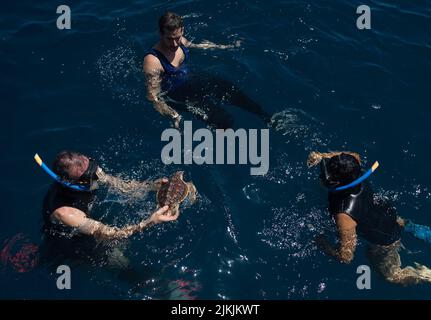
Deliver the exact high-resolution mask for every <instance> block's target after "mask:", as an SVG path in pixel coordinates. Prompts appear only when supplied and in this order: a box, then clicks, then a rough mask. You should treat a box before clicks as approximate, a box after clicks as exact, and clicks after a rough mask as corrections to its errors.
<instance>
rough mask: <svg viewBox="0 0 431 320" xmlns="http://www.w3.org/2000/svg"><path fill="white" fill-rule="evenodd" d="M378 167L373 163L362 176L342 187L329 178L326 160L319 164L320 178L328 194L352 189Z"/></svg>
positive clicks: (376, 163) (377, 164)
mask: <svg viewBox="0 0 431 320" xmlns="http://www.w3.org/2000/svg"><path fill="white" fill-rule="evenodd" d="M378 167H379V163H378V162H377V161H376V162H374V164H373V166H372V167H371V168H370V169H369V170H368V171H367V172H365V173H364V174H363V175H362V176H360V177H359V178H357V179H356V180H354V181H352V182H351V183H349V184H346V185H344V186H337V185H338V184H339V183H338V182H337V181H334V180H333V179H332V178H331V175H330V174H329V172H328V168H327V159H322V161H321V163H320V168H321V175H320V178H321V179H322V180H323V182H324V184H325V186H326V187H327V188H328V191H329V192H337V191H343V190H346V189H349V188H353V187H355V186H357V185H359V184H361V183H362V182H363V181H364V180H365V179H367V178H368V177H369V176H370V175H371V174H372V173H373V172H374V171H375V170H376V169H377V168H378Z"/></svg>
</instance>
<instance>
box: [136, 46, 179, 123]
mask: <svg viewBox="0 0 431 320" xmlns="http://www.w3.org/2000/svg"><path fill="white" fill-rule="evenodd" d="M143 69H144V73H145V78H146V86H147V99H148V100H149V101H150V102H151V103H152V104H153V106H154V108H155V109H156V110H157V111H158V112H159V113H160V114H161V115H164V116H168V117H170V118H171V119H173V120H174V121H175V126H176V127H178V125H179V120H180V115H179V114H178V112H177V111H175V110H174V109H173V108H171V107H170V106H169V105H168V104H167V103H166V101H165V99H164V98H163V96H162V90H161V81H162V78H161V73H162V72H163V68H162V66H161V64H160V61H158V59H157V58H156V57H154V56H152V55H150V54H149V55H147V56H146V57H145V59H144V65H143Z"/></svg>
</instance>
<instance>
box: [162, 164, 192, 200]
mask: <svg viewBox="0 0 431 320" xmlns="http://www.w3.org/2000/svg"><path fill="white" fill-rule="evenodd" d="M188 193H189V189H188V186H187V184H186V183H185V182H184V180H183V172H182V171H178V172H176V173H175V174H174V175H173V176H172V177H171V178H170V179H169V181H168V182H167V183H164V184H162V186H161V188H160V189H159V191H158V192H157V203H158V204H159V206H160V207H164V206H169V207H170V208H173V207H175V206H176V205H177V204H180V203H181V202H183V201H184V199H185V198H186V197H187V194H188Z"/></svg>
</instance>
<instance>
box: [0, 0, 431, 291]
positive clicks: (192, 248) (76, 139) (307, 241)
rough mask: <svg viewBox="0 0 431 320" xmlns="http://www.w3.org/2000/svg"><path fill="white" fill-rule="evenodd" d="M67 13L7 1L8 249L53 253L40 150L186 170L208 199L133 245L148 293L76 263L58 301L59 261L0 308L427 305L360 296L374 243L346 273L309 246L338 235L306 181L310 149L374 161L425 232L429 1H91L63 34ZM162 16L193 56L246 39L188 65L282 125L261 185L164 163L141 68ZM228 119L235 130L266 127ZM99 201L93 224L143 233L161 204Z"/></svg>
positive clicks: (1, 279) (129, 247)
mask: <svg viewBox="0 0 431 320" xmlns="http://www.w3.org/2000/svg"><path fill="white" fill-rule="evenodd" d="M59 4H62V3H59V2H56V1H43V2H41V1H37V2H35V1H25V0H23V1H7V2H4V3H2V10H1V19H0V25H1V28H0V70H1V76H0V83H1V85H0V93H1V106H2V107H1V110H2V117H1V119H2V126H1V127H0V139H1V150H2V156H1V159H0V167H1V168H2V175H1V179H0V194H1V203H2V210H1V215H0V243H1V244H2V246H3V245H4V244H3V241H6V240H7V239H11V238H12V237H13V236H14V235H16V234H19V233H21V234H23V235H25V237H27V239H28V241H31V242H32V243H35V244H37V245H38V246H42V245H43V239H42V234H41V231H40V227H41V224H42V213H41V211H42V210H41V206H42V200H43V197H44V194H45V193H46V191H47V190H48V187H49V185H50V184H51V183H52V181H51V180H50V178H49V177H48V176H47V175H46V174H45V173H44V172H43V171H42V170H40V169H39V168H38V167H37V165H36V164H35V162H34V160H33V155H34V153H36V152H38V153H39V154H40V155H41V156H42V158H43V159H45V161H46V162H47V163H49V164H50V163H51V162H52V159H53V158H54V156H55V154H56V153H57V152H59V151H61V150H63V149H74V150H79V151H81V152H83V153H87V154H90V155H92V156H94V157H97V158H99V159H100V162H101V164H102V167H103V168H105V170H106V171H108V172H110V173H112V174H115V175H122V176H123V177H126V178H134V179H147V178H157V177H160V176H168V175H170V174H171V173H173V172H175V171H176V170H179V169H182V170H185V172H186V177H187V179H192V180H193V181H194V182H195V184H196V186H197V187H198V190H199V199H198V203H197V204H196V205H194V206H193V207H191V208H189V209H187V210H184V211H183V212H182V213H181V216H180V218H179V219H178V222H175V223H170V224H163V225H158V226H156V227H154V228H152V229H150V230H148V231H147V232H145V233H143V234H141V235H137V236H134V237H132V238H131V239H130V241H129V242H128V243H126V245H125V246H124V247H125V249H124V248H123V250H125V251H124V252H125V255H126V256H127V257H128V258H129V259H130V261H131V263H132V264H133V267H134V270H135V272H136V273H137V274H139V275H140V276H139V277H138V278H137V279H134V278H133V277H127V276H126V277H124V276H120V274H119V273H118V272H116V271H115V270H109V269H107V268H106V267H103V266H97V265H96V266H95V265H85V264H83V265H79V266H75V267H73V268H72V290H69V291H67V290H63V291H60V290H57V288H56V285H55V284H56V277H57V275H56V273H55V265H54V262H53V263H51V264H50V263H40V264H39V265H38V266H37V267H36V268H35V269H33V270H31V271H29V272H27V273H18V272H15V271H14V270H13V268H11V267H10V265H2V266H0V267H1V269H0V287H1V290H0V298H3V299H5V298H8V299H10V298H11V299H31V298H33V299H45V298H54V299H69V298H82V299H100V298H107V299H179V298H182V299H192V298H197V299H429V298H431V285H429V284H428V285H420V286H416V287H409V288H403V287H399V286H395V285H392V284H389V283H387V282H385V281H384V280H383V279H381V278H380V277H379V276H378V275H377V274H376V273H375V272H372V289H371V290H358V289H357V287H356V278H357V276H358V275H357V274H356V268H357V267H358V266H359V265H362V264H368V260H367V257H366V243H365V242H364V241H361V242H360V243H359V245H358V248H357V252H356V256H355V259H354V261H353V262H352V263H351V264H350V265H342V264H340V263H337V262H335V261H334V260H332V259H329V258H328V257H327V256H325V255H324V254H323V253H322V252H321V251H320V250H319V249H318V248H317V247H316V246H315V245H314V242H313V239H314V237H315V236H316V235H317V234H318V233H319V232H322V231H324V230H331V229H332V230H333V225H332V221H331V220H330V219H329V216H328V213H327V211H326V193H325V191H324V190H323V189H322V188H321V187H320V186H319V183H318V179H317V175H318V173H317V170H316V169H313V170H309V169H307V167H306V165H305V160H306V158H307V155H308V153H309V152H310V151H312V150H319V151H326V150H352V151H357V152H359V153H360V154H362V155H363V156H364V157H365V165H366V166H370V165H371V164H372V163H373V162H374V161H375V160H379V162H380V165H381V167H380V168H379V169H378V171H377V172H376V173H375V174H374V175H373V176H372V183H373V186H374V189H375V191H376V193H377V194H378V195H379V196H385V197H388V198H390V199H391V200H392V201H394V203H395V205H396V206H397V208H398V210H399V212H400V214H401V215H403V216H405V217H407V218H410V219H413V220H414V221H416V222H417V223H420V224H425V225H431V216H430V211H431V210H430V209H431V204H430V198H431V186H430V181H431V171H430V170H429V166H428V164H427V163H428V161H429V159H430V156H431V151H430V150H431V148H430V147H431V140H430V138H431V126H430V125H429V119H430V116H431V110H430V108H429V106H430V105H429V98H430V92H431V81H430V71H431V61H430V57H431V38H430V34H429V31H430V30H431V1H429V0H426V1H425V0H423V1H419V0H418V1H369V0H362V1H352V0H349V1H347V0H345V1H344V0H338V1H324V0H322V1H297V0H294V1H245V0H238V1H220V2H218V1H208V0H195V1H188V0H184V1H155V0H154V1H150V0H145V1H121V2H120V1H112V0H107V1H93V0H85V1H73V2H70V3H68V4H69V5H70V8H71V10H72V29H71V30H58V29H57V28H56V19H57V17H58V15H57V14H56V8H57V6H58V5H59ZM360 4H366V5H369V6H370V7H371V10H372V11H371V13H372V29H371V30H362V31H360V30H358V29H357V28H356V18H357V17H358V15H357V14H356V8H357V6H358V5H360ZM166 10H173V11H175V12H178V13H179V14H181V15H183V16H184V21H185V26H186V28H185V35H186V37H187V38H189V39H192V40H194V41H195V42H200V41H202V40H204V39H208V40H210V41H213V42H216V43H223V44H228V43H233V42H234V41H237V40H241V41H242V45H241V47H240V48H236V49H231V50H211V51H200V50H192V52H191V63H192V64H193V66H195V67H197V68H200V69H201V70H204V71H207V72H214V73H218V74H219V75H221V76H223V77H224V78H225V79H229V80H230V81H233V82H235V83H236V84H237V85H238V86H240V87H241V88H242V89H243V90H244V91H245V92H246V93H247V94H248V95H249V96H251V97H252V98H253V99H255V100H256V101H258V102H259V103H260V104H261V105H262V106H263V107H264V108H265V110H266V111H267V112H268V113H270V114H274V120H276V122H277V124H278V125H277V128H275V129H274V128H272V129H271V135H270V169H269V172H268V174H267V175H265V176H251V175H250V174H249V167H248V166H228V165H212V166H210V165H207V166H198V165H187V166H182V165H171V166H165V165H163V164H162V162H161V160H160V151H161V149H162V146H163V145H164V144H163V143H162V142H161V141H160V135H161V132H162V131H163V130H164V129H165V128H167V127H169V126H170V123H169V122H168V121H167V120H166V119H165V118H162V117H160V116H159V115H158V114H157V113H156V112H155V111H154V110H153V108H152V106H151V105H150V104H149V103H148V102H147V101H146V99H145V91H144V83H143V78H142V74H141V64H142V59H143V55H144V53H145V50H146V49H147V48H149V47H151V46H152V45H153V44H154V43H156V42H157V40H158V33H157V19H158V17H159V16H160V15H161V14H162V13H163V12H164V11H166ZM231 112H232V113H233V114H234V116H235V123H236V125H237V126H238V127H241V126H242V127H255V128H260V127H262V125H261V124H260V123H259V121H256V119H254V118H253V116H251V115H249V114H247V113H246V112H244V111H241V110H236V109H234V108H233V109H232V110H231ZM185 119H188V120H190V119H192V116H191V115H190V114H185ZM193 125H194V126H195V127H196V128H197V127H203V126H204V124H202V123H200V121H198V120H194V122H193ZM101 194H102V196H101V200H100V202H99V203H98V205H96V207H95V212H94V216H95V217H97V218H100V219H101V220H103V221H104V222H106V223H109V224H114V225H124V224H126V223H130V222H136V221H139V219H141V218H142V217H145V216H147V215H148V214H149V212H150V211H151V210H153V209H154V208H155V201H154V195H153V194H150V195H149V196H148V197H146V198H144V199H142V198H139V199H136V198H126V197H122V196H118V195H116V194H112V193H111V192H108V191H107V190H101ZM329 232H330V233H331V231H329ZM332 234H333V231H332ZM403 243H404V245H405V247H406V250H403V251H402V261H403V263H404V264H405V263H409V264H412V263H413V262H414V261H418V262H421V263H424V264H426V265H431V247H430V245H429V244H426V243H424V242H421V241H420V240H417V239H414V238H412V237H411V236H409V235H405V236H404V237H403Z"/></svg>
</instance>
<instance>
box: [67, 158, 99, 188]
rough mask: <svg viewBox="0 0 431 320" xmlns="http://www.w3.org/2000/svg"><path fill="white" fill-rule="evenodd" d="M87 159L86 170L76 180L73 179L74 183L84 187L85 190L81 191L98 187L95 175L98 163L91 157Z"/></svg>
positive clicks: (97, 178)
mask: <svg viewBox="0 0 431 320" xmlns="http://www.w3.org/2000/svg"><path fill="white" fill-rule="evenodd" d="M88 160H89V162H88V168H87V170H85V172H84V173H83V174H82V175H81V177H79V179H78V180H75V181H73V183H74V184H75V185H80V186H83V187H84V188H86V190H83V191H93V190H96V189H98V188H99V184H98V183H97V180H99V177H98V176H97V170H98V169H99V164H98V162H97V160H95V159H93V158H88Z"/></svg>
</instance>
